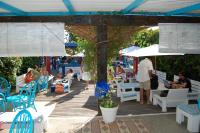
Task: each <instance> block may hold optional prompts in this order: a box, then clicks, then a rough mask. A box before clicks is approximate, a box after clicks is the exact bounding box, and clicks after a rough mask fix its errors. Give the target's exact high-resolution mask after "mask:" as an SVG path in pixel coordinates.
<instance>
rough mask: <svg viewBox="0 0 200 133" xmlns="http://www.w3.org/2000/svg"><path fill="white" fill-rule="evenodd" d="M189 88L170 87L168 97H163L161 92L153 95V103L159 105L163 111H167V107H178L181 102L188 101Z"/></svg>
mask: <svg viewBox="0 0 200 133" xmlns="http://www.w3.org/2000/svg"><path fill="white" fill-rule="evenodd" d="M187 95H188V89H187V88H183V89H169V92H168V94H167V96H166V97H161V96H160V95H159V94H154V95H153V105H159V106H160V107H161V108H162V112H167V107H176V106H177V105H179V104H181V103H186V104H187V103H188V98H187Z"/></svg>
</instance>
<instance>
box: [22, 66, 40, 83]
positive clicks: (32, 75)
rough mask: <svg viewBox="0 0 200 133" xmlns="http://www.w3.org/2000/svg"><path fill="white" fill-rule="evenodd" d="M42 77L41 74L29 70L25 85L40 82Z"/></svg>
mask: <svg viewBox="0 0 200 133" xmlns="http://www.w3.org/2000/svg"><path fill="white" fill-rule="evenodd" d="M39 77H40V73H39V72H38V71H36V70H34V69H32V68H28V70H27V73H26V75H25V77H24V81H25V83H29V82H31V81H32V80H38V79H39Z"/></svg>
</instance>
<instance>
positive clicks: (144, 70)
mask: <svg viewBox="0 0 200 133" xmlns="http://www.w3.org/2000/svg"><path fill="white" fill-rule="evenodd" d="M152 70H153V64H152V62H151V60H150V59H148V58H145V59H143V60H141V61H140V63H139V65H138V74H137V81H139V82H140V103H141V104H144V90H145V92H146V97H147V104H149V96H150V89H151V85H150V78H151V75H152Z"/></svg>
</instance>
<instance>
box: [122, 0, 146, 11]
mask: <svg viewBox="0 0 200 133" xmlns="http://www.w3.org/2000/svg"><path fill="white" fill-rule="evenodd" d="M144 2H145V0H134V1H133V2H131V4H129V5H128V6H127V7H126V8H124V9H123V10H121V12H122V13H124V14H127V13H130V12H131V11H132V10H134V9H135V8H137V7H139V6H140V5H141V4H143V3H144Z"/></svg>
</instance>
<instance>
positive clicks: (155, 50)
mask: <svg viewBox="0 0 200 133" xmlns="http://www.w3.org/2000/svg"><path fill="white" fill-rule="evenodd" d="M124 55H126V56H134V57H143V56H163V55H184V54H183V53H161V52H159V45H158V44H154V45H151V46H149V47H145V48H141V49H138V50H134V51H131V52H128V53H126V54H124Z"/></svg>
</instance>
